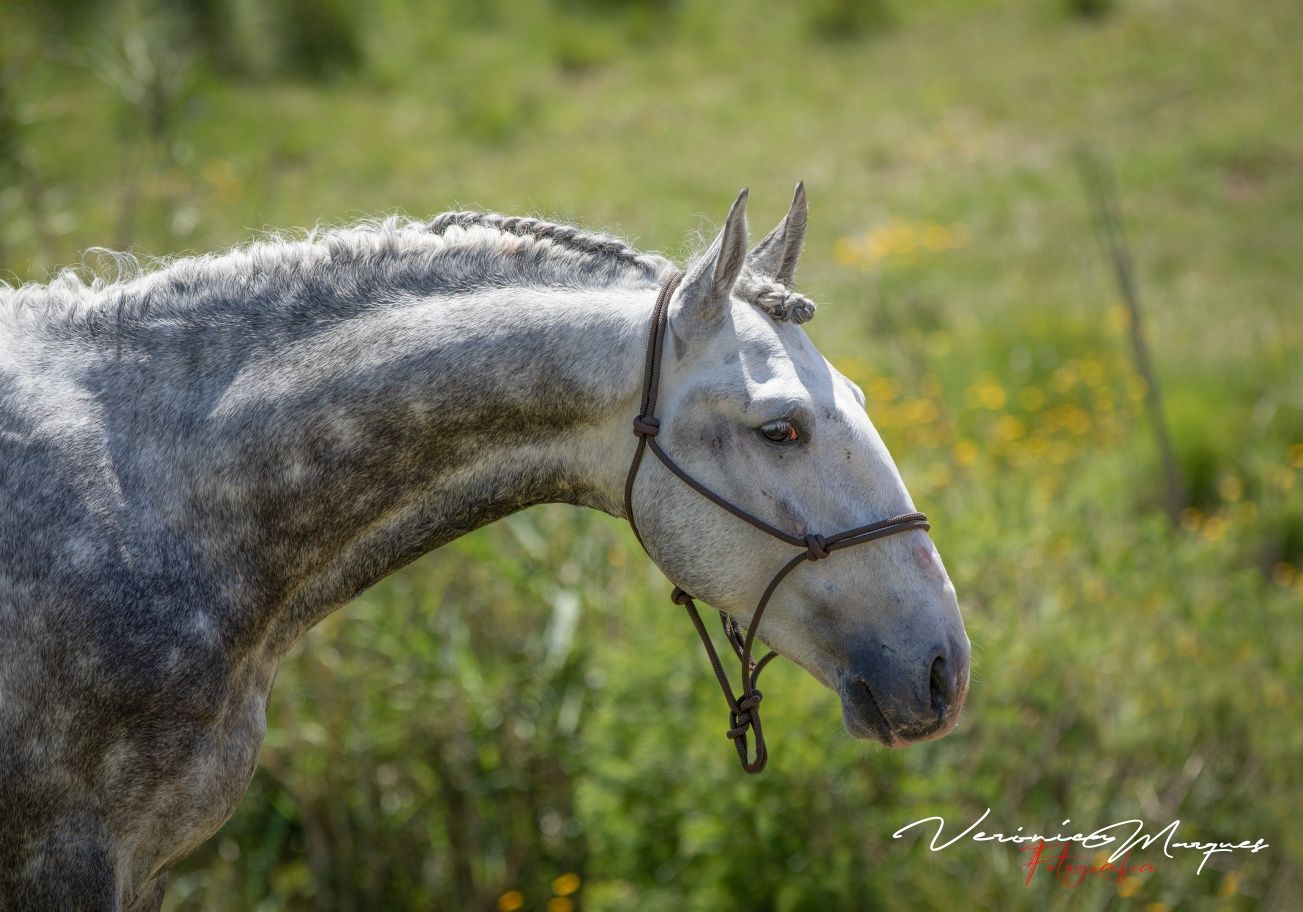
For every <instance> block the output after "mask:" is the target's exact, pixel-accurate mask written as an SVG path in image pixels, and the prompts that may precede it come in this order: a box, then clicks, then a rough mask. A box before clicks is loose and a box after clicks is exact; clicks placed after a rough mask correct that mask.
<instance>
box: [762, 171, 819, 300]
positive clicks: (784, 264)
mask: <svg viewBox="0 0 1303 912" xmlns="http://www.w3.org/2000/svg"><path fill="white" fill-rule="evenodd" d="M809 215H810V210H809V208H808V207H807V206H806V202H805V181H801V183H799V184H797V185H796V193H794V194H793V195H792V205H791V208H789V209H788V210H787V215H785V216H783V220H782V221H781V222H779V223H778V225H777V226H776V227H775V228H774V230H773V231H771V232H769V233H768V234H766V235H765V237H764V240H762V241H761V242H760V243H759V244H756V246H755V249H754V250H752V251H751V252H750V253H749V254H747V265H748V266H750V267H751V268H752V269H753V270H755V271H756V272H759V273H761V274H762V275H767V276H773V277H774V279H776V280H777V281H778V282H780V283H781V284H783V285H791V284H792V279H794V278H795V277H796V262H797V260H799V259H800V258H801V245H802V244H804V243H805V225H806V222H807V220H808V219H809Z"/></svg>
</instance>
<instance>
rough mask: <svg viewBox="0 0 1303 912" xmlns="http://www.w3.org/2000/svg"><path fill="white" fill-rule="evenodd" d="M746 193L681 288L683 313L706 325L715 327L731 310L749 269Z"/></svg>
mask: <svg viewBox="0 0 1303 912" xmlns="http://www.w3.org/2000/svg"><path fill="white" fill-rule="evenodd" d="M746 253H747V191H746V190H745V189H744V190H743V191H742V192H741V193H739V194H738V197H737V199H736V200H734V201H733V208H731V209H729V210H728V218H727V219H725V220H724V228H723V230H722V231H720V233H719V236H718V237H716V238H715V242H714V243H713V244H711V245H710V249H709V250H707V251H706V252H705V253H704V254H703V255H702V256H701V258H700V259H698V260H697V261H696V262H695V263H693V264H692V266H691V267H690V268H689V269H688V274H687V275H686V276H684V278H683V284H682V285H681V286H680V288H679V295H678V298H679V305H678V310H679V312H680V313H684V314H688V315H691V316H692V317H694V318H695V319H697V320H699V321H701V322H704V323H713V322H714V321H715V320H717V319H718V318H719V317H721V316H722V315H723V314H724V312H725V310H726V309H727V307H728V299H729V294H730V293H731V292H732V291H733V285H734V284H735V283H736V282H737V278H738V276H739V275H741V274H742V267H743V266H745V265H746Z"/></svg>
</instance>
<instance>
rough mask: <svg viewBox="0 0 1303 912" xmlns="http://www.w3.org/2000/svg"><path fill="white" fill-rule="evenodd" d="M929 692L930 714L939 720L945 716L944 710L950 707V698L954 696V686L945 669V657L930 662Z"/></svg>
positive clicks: (947, 670)
mask: <svg viewBox="0 0 1303 912" xmlns="http://www.w3.org/2000/svg"><path fill="white" fill-rule="evenodd" d="M929 691H930V697H931V705H932V712H933V713H934V714H935V715H936V716H937V717H938V718H940V717H941V716H944V715H945V714H946V709H947V708H949V706H950V698H951V697H952V696H953V695H954V686H953V684H952V683H951V680H950V674H949V669H948V668H947V667H946V657H945V656H937V657H936V658H935V659H933V660H932V673H931V677H930V687H929Z"/></svg>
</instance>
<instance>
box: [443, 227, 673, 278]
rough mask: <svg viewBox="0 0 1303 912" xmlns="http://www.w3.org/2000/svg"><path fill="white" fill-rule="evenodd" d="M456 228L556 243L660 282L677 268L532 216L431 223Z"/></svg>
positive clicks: (607, 237) (656, 257)
mask: <svg viewBox="0 0 1303 912" xmlns="http://www.w3.org/2000/svg"><path fill="white" fill-rule="evenodd" d="M453 226H456V227H458V228H470V227H474V226H482V227H485V228H493V229H496V230H498V231H503V232H506V233H507V234H514V235H519V236H522V237H531V238H535V239H537V240H544V241H552V242H553V243H556V244H558V245H560V246H562V247H564V248H566V249H567V250H573V251H575V252H576V253H584V254H589V255H591V256H605V257H610V258H613V259H617V260H620V261H621V262H624V263H627V264H628V265H630V266H633V267H634V268H636V269H639V270H641V271H642V272H643V273H644V274H645V275H646V276H647V278H649V279H651V280H653V281H655V280H659V279H660V278H662V277H663V276H664V275H665V274H666V273H667V272H668V271H669V270H670V269H672V268H673V264H672V263H670V262H669V260H667V259H665V258H664V257H662V256H659V255H658V254H643V253H639V252H638V251H636V250H634V249H633V248H632V247H630V246H629V245H628V244H626V243H625V242H624V241H622V240H620V239H619V238H617V237H614V236H612V235H609V234H597V233H594V232H590V231H583V230H580V229H579V228H575V227H574V226H572V225H559V224H557V223H555V222H545V221H543V220H542V219H536V218H530V217H528V216H508V215H499V214H497V213H495V212H445V213H443V214H442V215H437V216H435V217H434V218H433V219H431V220H430V222H429V228H430V232H431V233H432V234H443V233H444V232H445V231H447V230H448V229H449V228H451V227H453Z"/></svg>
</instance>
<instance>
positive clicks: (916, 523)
mask: <svg viewBox="0 0 1303 912" xmlns="http://www.w3.org/2000/svg"><path fill="white" fill-rule="evenodd" d="M682 279H683V273H681V272H676V273H674V274H673V275H671V276H670V277H669V278H667V279H666V280H665V283H664V284H663V285H661V288H660V292H659V293H658V294H657V296H656V304H655V305H654V306H653V308H652V318H651V325H650V327H649V328H648V332H647V358H646V363H645V365H644V371H643V386H642V408H641V410H640V413H639V414H638V415H637V416H636V417H635V418H634V419H633V433H634V436H636V437H637V438H638V445H637V447H636V449H635V450H634V455H633V460H632V462H631V463H630V464H629V471H628V473H627V475H626V476H625V482H624V514H625V517H626V518H627V519H628V520H629V526H630V528H632V529H633V534H634V537H636V538H637V539H638V543H639V544H643V540H642V534H641V533H640V532H639V531H638V523H637V521H636V519H635V518H634V511H633V487H634V482H635V480H636V479H637V477H638V469H639V467H640V466H641V465H642V459H643V454H644V453H645V452H646V451H648V450H650V451H651V452H652V454H653V455H655V456H656V458H657V459H658V460H660V462H661V463H663V464H664V466H665V468H667V469H668V470H669V471H670V472H671V473H672V474H673V475H675V476H677V477H678V478H680V479H681V480H682V481H683V482H684V483H685V484H687V485H688V486H689V487H691V488H692V489H693V490H695V491H696V492H697V493H699V494H701V495H702V497H704V498H705V499H707V500H709V501H710V502H712V503H714V504H715V505H716V506H718V507H720V508H722V509H724V510H727V511H728V512H729V513H731V514H732V515H734V516H736V517H737V518H738V519H741V520H742V521H743V522H745V523H747V524H748V525H750V526H753V527H754V528H756V529H758V530H760V531H761V532H764V533H765V534H766V535H769V536H771V537H773V538H775V539H777V540H779V541H781V542H783V543H784V544H786V545H789V546H794V547H802V546H804V548H805V550H804V551H802V552H798V553H797V554H796V556H795V557H793V558H791V559H790V560H789V561H788V562H787V563H785V564H784V565H783V566H782V567H781V568H780V569H779V570H778V572H777V573H775V574H774V575H773V577H772V578H771V579H770V581H769V585H768V586H766V587H765V591H764V594H763V595H761V597H760V601H759V603H758V604H757V605H756V610H755V611H754V612H752V614H751V621H750V623H749V624H748V626H747V627H746V628H745V629H743V628H742V626H741V625H740V624H738V622H737V621H736V620H735V619H733V618H732V617H730V616H729V615H727V614H725V613H724V612H722V611H721V612H720V613H719V617H720V622H721V623H722V625H723V627H724V635H725V638H726V639H727V640H728V643H729V646H730V647H732V650H733V652H734V654H736V656H737V658H738V663H739V664H740V665H741V671H742V695H741V696H740V697H739V696H737V695H735V693H734V691H733V685H732V684H731V683H730V681H729V678H728V673H727V672H726V671H724V665H723V663H722V662H720V659H719V653H718V652H716V651H715V644H714V642H713V641H712V640H711V639H710V634H709V633H707V632H706V625H705V624H703V623H702V621H701V614H700V612H698V611H697V605H696V603H695V602H694V601H693V599H692V596H691V595H689V594H688V593H687V592H686V591H685V590H683V589H682V588H680V587H678V586H675V587H674V591H673V592H671V593H670V599H671V601H673V602H674V604H676V605H681V606H683V607H684V608H686V609H687V612H688V617H689V618H690V619H691V620H692V624H693V626H694V627H695V628H696V630H697V635H698V636H699V637H700V638H701V643H702V646H703V647H705V650H706V657H707V658H708V659H710V664H711V668H712V669H713V670H714V672H715V677H716V679H717V680H718V681H719V687H720V690H721V691H723V693H724V699H725V700H726V701H727V702H728V710H729V728H728V732H727V734H728V737H729V739H730V740H731V741H732V742H733V745H734V747H736V748H737V754H738V759H739V760H741V761H742V769H743V770H745V771H746V772H748V773H758V772H760V771H761V770H763V769H764V768H765V764H767V763H768V762H769V749H768V748H767V747H766V745H765V736H764V731H763V730H762V729H761V726H760V701H761V699H762V694H761V693H760V690H759V689H758V688H757V687H756V682H757V681H758V680H759V678H760V672H762V671H764V669H765V666H766V665H768V664H769V662H770V661H772V660H773V659H774V658H776V657H777V656H778V653H777V652H772V651H771V652H769V653H766V654H765V655H764V656H763V657H762V658H761V659H760V660H759V661H755V660H753V659H752V658H751V647H752V645H753V644H754V642H755V637H756V631H757V630H758V629H759V627H760V616H761V615H762V614H764V611H765V606H766V605H768V604H769V599H770V597H771V596H772V595H773V594H774V592H775V590H777V588H778V586H779V584H780V583H782V581H783V580H784V579H786V578H787V575H788V574H789V573H791V572H792V571H793V570H795V569H796V567H797V565H798V564H800V563H802V562H804V561H820V560H823V559H825V558H828V557H831V556H832V552H833V551H836V550H840V549H842V548H847V547H850V546H851V545H860V544H865V543H867V542H871V541H877V540H878V539H880V538H886V537H887V536H889V535H896V534H899V533H901V532H909V531H911V530H922V531H925V532H926V531H927V530H928V529H929V528H930V526H929V525H928V520H927V517H926V516H924V515H923V514H922V513H905V514H902V515H900V516H894V517H892V518H890V519H884V520H880V521H878V522H875V523H870V524H869V525H867V526H860V527H858V528H855V529H847V530H846V531H844V532H838V533H837V534H836V535H830V536H826V537H825V536H823V535H819V534H817V533H810V534H808V535H806V536H804V537H800V536H796V535H792V534H790V533H788V532H786V531H784V530H782V529H779V528H777V527H775V526H771V525H769V524H768V523H767V522H765V521H764V520H762V519H760V518H758V517H756V516H752V515H751V514H750V513H748V512H746V511H745V510H743V509H741V508H740V507H738V506H737V505H736V504H733V503H731V502H730V501H728V500H727V499H726V498H724V497H721V496H720V495H719V494H717V493H715V492H714V491H712V490H711V489H710V488H708V487H706V486H705V485H703V484H701V482H699V481H697V480H696V479H695V478H693V477H692V476H691V475H689V474H688V473H687V472H686V471H684V470H683V469H682V468H680V467H679V466H678V465H677V464H676V463H675V462H674V460H673V459H671V458H670V456H669V454H667V453H666V452H665V450H664V449H662V448H661V447H660V446H659V445H658V444H657V443H656V442H655V441H654V440H653V439H652V438H655V437H656V436H657V434H658V433H659V432H660V428H661V423H660V419H658V418H657V417H656V398H657V394H658V387H659V386H660V366H661V353H662V351H663V349H664V345H665V332H666V328H667V326H668V324H669V305H670V299H671V298H672V297H673V296H674V291H675V289H676V288H677V287H678V285H679V282H680V281H681V280H682ZM644 548H645V545H644ZM750 733H754V734H755V756H754V757H753V756H751V751H750V746H749V744H748V740H749V737H748V736H749V734H750Z"/></svg>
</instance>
